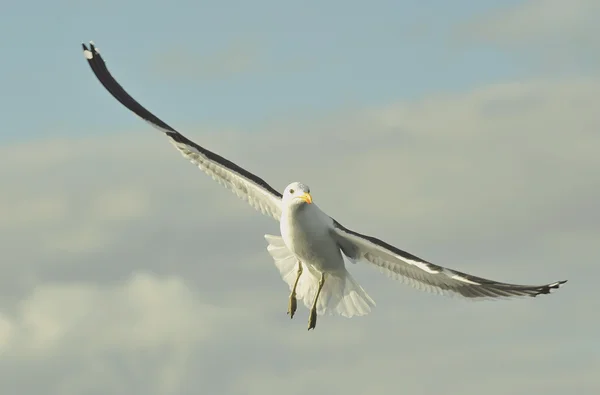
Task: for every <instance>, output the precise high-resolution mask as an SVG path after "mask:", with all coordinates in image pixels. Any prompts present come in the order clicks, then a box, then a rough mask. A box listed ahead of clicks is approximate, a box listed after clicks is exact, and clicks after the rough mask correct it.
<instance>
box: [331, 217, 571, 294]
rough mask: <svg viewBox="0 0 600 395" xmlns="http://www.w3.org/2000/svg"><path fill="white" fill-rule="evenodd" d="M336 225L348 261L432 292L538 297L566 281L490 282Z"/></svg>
mask: <svg viewBox="0 0 600 395" xmlns="http://www.w3.org/2000/svg"><path fill="white" fill-rule="evenodd" d="M333 226H334V227H333V229H332V233H333V237H334V238H335V239H336V241H337V242H338V245H339V246H340V248H341V250H342V251H343V253H344V255H346V256H347V257H348V258H350V259H352V260H355V261H358V260H366V261H368V262H370V263H372V264H374V265H376V266H378V267H379V268H380V269H381V271H382V272H384V273H386V274H388V275H389V276H391V277H393V278H395V279H398V280H404V281H405V282H407V283H409V284H411V285H412V286H414V287H416V288H419V289H423V290H427V291H430V292H435V293H440V294H447V293H450V294H455V295H460V296H463V297H466V298H502V297H515V296H537V295H539V294H547V293H550V291H551V290H552V289H557V288H559V287H560V286H561V285H562V284H564V283H565V282H566V280H564V281H557V282H555V283H551V284H546V285H517V284H507V283H502V282H497V281H493V280H487V279H485V278H481V277H476V276H472V275H470V274H466V273H462V272H459V271H456V270H452V269H447V268H445V267H442V266H438V265H434V264H433V263H430V262H427V261H425V260H423V259H421V258H419V257H417V256H414V255H412V254H410V253H408V252H406V251H402V250H400V249H398V248H396V247H394V246H391V245H389V244H387V243H386V242H384V241H381V240H379V239H376V238H375V237H371V236H366V235H363V234H360V233H357V232H354V231H352V230H350V229H347V228H345V227H344V226H342V225H341V224H340V223H339V222H337V221H335V220H334V225H333Z"/></svg>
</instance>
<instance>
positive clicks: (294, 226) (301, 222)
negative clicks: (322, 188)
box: [280, 203, 344, 272]
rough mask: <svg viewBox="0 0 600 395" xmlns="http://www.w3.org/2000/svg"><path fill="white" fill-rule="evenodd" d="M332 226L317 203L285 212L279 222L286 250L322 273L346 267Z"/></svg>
mask: <svg viewBox="0 0 600 395" xmlns="http://www.w3.org/2000/svg"><path fill="white" fill-rule="evenodd" d="M332 226H333V221H332V219H331V218H329V216H327V215H326V214H325V213H323V212H322V211H321V210H320V209H319V208H318V207H317V206H316V205H315V204H314V203H313V204H305V205H301V206H297V205H296V206H292V207H289V208H284V212H283V214H282V217H281V222H280V230H281V236H282V237H283V241H284V242H285V244H286V246H287V248H288V249H289V250H290V251H292V252H293V253H294V254H295V255H296V257H298V259H299V260H300V261H302V263H304V264H306V265H311V266H313V267H314V268H315V269H317V270H319V271H320V272H323V271H325V272H327V271H335V270H338V269H340V268H343V267H344V259H343V258H342V254H341V252H340V249H339V247H338V245H337V243H336V242H335V240H334V239H333V238H332V237H331V229H332Z"/></svg>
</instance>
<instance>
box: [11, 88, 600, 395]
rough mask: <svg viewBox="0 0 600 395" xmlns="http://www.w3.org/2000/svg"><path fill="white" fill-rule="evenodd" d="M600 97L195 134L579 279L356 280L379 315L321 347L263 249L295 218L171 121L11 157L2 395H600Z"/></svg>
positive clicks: (423, 242) (407, 237) (474, 264)
mask: <svg viewBox="0 0 600 395" xmlns="http://www.w3.org/2000/svg"><path fill="white" fill-rule="evenodd" d="M599 85H600V81H598V80H597V79H587V80H564V81H529V82H525V83H522V84H499V85H496V86H490V87H485V88H481V89H478V90H476V91H473V92H468V93H464V94H455V95H446V96H438V97H430V98H427V99H424V100H422V101H415V102H402V103H394V104H391V105H389V106H387V107H386V108H376V109H369V110H364V111H360V112H356V113H355V114H353V115H343V116H337V115H336V116H332V117H331V118H330V119H325V120H319V121H307V120H304V121H298V120H287V121H285V120H282V121H281V124H279V123H278V124H271V125H259V126H260V128H261V129H264V130H263V131H260V132H259V131H253V132H251V133H242V132H236V131H228V132H226V133H219V132H217V133H210V132H208V131H204V130H189V131H187V133H186V134H187V135H188V136H189V137H191V138H192V139H194V140H196V141H198V142H200V143H202V144H205V145H206V146H207V147H210V148H214V149H215V150H217V151H218V152H219V153H220V154H222V155H225V156H226V157H228V158H229V159H231V160H234V161H235V162H237V163H239V164H241V165H243V166H245V167H247V168H248V169H251V170H252V171H255V172H256V173H257V174H260V175H261V176H262V177H264V178H265V179H267V180H269V181H270V182H271V183H272V184H273V185H274V186H275V187H277V188H279V189H281V188H282V187H283V186H285V185H286V184H287V183H288V182H290V181H293V180H301V181H304V182H306V183H308V184H309V185H310V186H311V189H312V190H313V194H314V197H315V200H316V201H317V202H318V204H319V205H320V206H321V207H322V208H323V209H325V210H326V211H328V212H329V213H330V214H331V215H333V216H334V217H335V218H336V219H338V220H340V221H341V222H342V223H344V224H345V225H346V226H349V227H351V228H355V229H356V230H359V231H362V232H366V233H370V234H373V235H375V236H378V237H382V238H384V239H385V240H387V241H388V242H390V243H392V244H396V245H398V246H399V247H401V248H405V249H407V250H409V251H411V252H413V253H416V254H417V255H420V256H423V257H424V258H428V259H430V260H432V261H434V262H436V263H439V264H442V265H447V266H449V267H453V268H456V269H462V270H467V271H471V272H473V273H474V274H478V275H484V276H490V277H492V276H493V277H495V278H497V279H499V280H507V281H515V282H523V283H537V282H545V281H554V280H559V279H563V278H568V279H569V280H570V282H569V283H568V284H567V286H566V287H565V288H564V289H561V290H560V291H559V292H557V293H556V294H555V295H551V296H547V297H540V298H536V299H533V300H520V301H512V302H496V303H493V302H490V303H468V302H464V301H461V300H458V299H451V298H442V297H439V296H436V295H429V294H426V293H421V292H418V291H415V290H412V289H410V288H408V287H406V286H404V285H401V284H399V283H395V282H394V281H392V280H389V279H387V278H385V277H384V276H382V275H380V274H379V273H378V272H377V271H376V270H373V269H372V268H368V267H365V266H363V265H358V266H353V267H352V268H351V270H352V272H353V273H354V274H355V277H356V278H357V279H358V280H359V281H360V282H361V284H363V286H364V287H365V289H366V290H367V291H368V292H369V293H370V294H371V296H372V297H373V298H374V299H375V301H376V302H377V303H378V305H377V308H376V309H375V310H374V312H373V313H371V315H369V316H367V317H364V318H355V319H351V320H348V319H345V318H342V317H324V318H322V319H321V320H320V321H319V326H318V327H317V330H316V331H315V332H311V333H307V332H306V322H305V319H306V316H307V312H306V311H305V309H302V310H301V311H300V312H299V314H298V317H297V319H296V318H295V319H294V320H292V321H290V320H289V319H288V318H287V316H286V314H285V310H286V307H287V305H286V303H287V288H286V285H285V284H284V283H283V281H281V279H280V278H279V276H278V274H277V271H276V270H275V268H274V267H273V264H272V262H271V258H270V257H269V255H268V253H267V252H266V248H265V247H266V243H265V241H264V240H263V237H262V236H263V234H264V233H277V232H278V229H277V224H276V223H275V222H274V221H271V220H269V219H268V218H264V217H261V216H260V215H259V214H258V213H255V212H253V211H252V210H251V209H250V208H248V207H246V206H245V204H244V203H243V202H241V201H239V200H238V199H237V198H236V197H235V196H233V195H232V194H230V193H229V192H227V191H225V190H224V189H222V188H220V187H219V186H217V185H216V184H214V183H213V182H212V181H211V180H210V179H209V178H208V177H206V176H204V175H203V174H202V173H201V172H199V171H198V170H197V169H195V168H194V167H193V166H192V165H190V164H187V163H186V162H185V160H184V159H182V158H180V157H178V154H177V153H176V151H175V150H174V149H173V148H171V147H169V145H168V143H167V142H166V141H165V140H164V138H163V137H162V136H160V135H159V134H158V133H155V132H154V134H153V131H152V129H149V128H147V127H144V125H143V124H141V125H140V128H139V131H136V132H135V133H125V134H123V133H119V134H118V135H116V134H115V135H105V136H102V137H98V138H94V139H80V140H63V141H55V140H49V141H35V142H28V143H21V144H18V145H13V146H4V147H1V148H0V177H2V180H4V183H3V184H4V185H5V186H6V187H5V188H3V191H4V190H6V193H4V194H3V196H2V198H0V214H1V217H0V218H2V220H1V221H0V248H1V249H2V260H1V261H0V268H1V270H2V272H3V276H1V277H0V294H1V296H2V297H1V298H0V391H1V392H6V393H19V394H23V395H26V394H34V393H36V394H37V393H40V392H42V391H43V392H44V393H48V394H59V393H60V394H67V395H69V394H81V393H92V394H93V393H98V394H100V393H107V392H110V393H114V394H172V393H179V394H192V393H194V394H197V393H203V392H207V393H227V394H271V393H282V392H285V393H288V394H296V393H297V394H300V393H302V394H304V393H306V392H307V391H311V389H312V390H314V391H318V392H326V391H329V392H333V393H339V392H344V393H352V394H366V393H382V392H383V393H388V392H397V391H399V390H401V391H403V392H407V393H434V392H439V391H445V390H447V389H448V388H452V392H457V393H462V394H466V395H468V394H480V393H481V392H482V391H485V393H486V394H489V395H494V394H505V393H507V392H511V393H521V392H523V393H545V394H549V395H553V394H563V393H565V391H567V390H570V391H571V390H573V389H577V393H578V394H593V393H597V392H598V391H599V390H600V382H599V381H598V380H597V378H596V377H597V372H598V371H599V370H600V358H599V357H598V355H600V349H599V348H598V345H597V341H595V339H596V338H597V333H598V329H599V328H600V322H599V321H598V317H597V314H595V312H596V311H597V310H598V307H599V306H598V305H597V302H596V299H597V298H596V297H595V293H596V291H595V285H594V279H595V278H596V277H597V275H598V274H600V269H598V266H597V265H596V262H597V261H598V258H599V257H600V254H599V253H598V250H597V247H596V245H597V240H598V237H599V236H600V218H599V217H598V216H597V215H596V212H597V207H596V206H597V203H596V202H598V201H599V200H600V185H599V183H598V182H597V175H596V173H597V171H596V169H597V168H598V166H599V165H600V163H599V159H598V155H597V152H598V149H600V139H599V138H598V135H597V133H596V131H597V130H598V127H599V126H600V125H599V124H598V122H599V121H598V117H597V115H596V111H595V108H598V105H600V102H599V100H598V99H597V97H596V95H595V94H594V92H596V91H597V89H598V87H599ZM515 103H518V105H515ZM282 125H286V127H285V128H284V127H281V126H282ZM259 126H256V128H257V129H258V128H259ZM262 126H264V128H262ZM274 164H279V165H278V166H274ZM324 169H326V171H324ZM230 210H231V211H230Z"/></svg>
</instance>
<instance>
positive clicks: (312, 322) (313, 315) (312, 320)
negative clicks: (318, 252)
mask: <svg viewBox="0 0 600 395" xmlns="http://www.w3.org/2000/svg"><path fill="white" fill-rule="evenodd" d="M323 284H325V273H321V279H320V280H319V289H317V294H316V295H315V300H314V301H313V305H312V308H311V309H310V316H309V318H308V330H311V329H315V326H316V325H317V301H318V300H319V295H320V294H321V290H322V289H323Z"/></svg>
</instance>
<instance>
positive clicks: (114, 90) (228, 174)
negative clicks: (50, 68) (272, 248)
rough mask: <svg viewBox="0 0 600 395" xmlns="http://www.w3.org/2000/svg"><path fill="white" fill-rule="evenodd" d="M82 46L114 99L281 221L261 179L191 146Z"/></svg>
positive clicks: (277, 198) (274, 197) (277, 201)
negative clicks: (127, 90) (131, 94)
mask: <svg viewBox="0 0 600 395" xmlns="http://www.w3.org/2000/svg"><path fill="white" fill-rule="evenodd" d="M82 46H83V54H84V56H85V58H86V59H87V61H88V63H89V65H90V67H91V68H92V71H93V72H94V74H95V75H96V77H97V78H98V80H99V81H100V83H101V84H102V85H104V87H105V88H106V90H108V91H109V92H110V94H111V95H113V97H114V98H115V99H117V100H118V101H119V102H121V104H123V105H124V106H125V107H127V108H128V109H129V110H130V111H132V112H133V113H135V114H136V115H137V116H139V117H140V118H142V119H143V120H145V121H146V122H148V123H149V124H150V125H152V126H154V127H155V128H157V129H158V130H160V131H161V132H163V133H165V134H166V135H167V137H168V138H169V140H171V143H173V145H174V146H175V147H176V148H177V149H178V150H179V151H180V152H181V154H182V155H183V156H185V157H186V158H188V159H189V160H190V161H191V162H192V163H194V164H195V165H197V166H198V167H199V168H200V169H201V170H202V171H204V172H205V173H206V174H208V175H209V176H211V177H212V178H213V179H214V180H215V181H217V182H218V183H219V184H221V185H223V186H224V187H226V188H227V189H229V190H231V191H232V192H233V193H235V194H236V195H237V196H238V197H240V198H242V199H243V200H245V201H247V202H248V203H249V204H250V205H251V206H252V207H254V208H255V209H257V210H259V211H261V212H262V213H263V214H267V215H270V216H272V217H273V218H275V219H277V220H279V219H280V217H281V193H279V192H278V191H276V190H275V189H273V188H272V187H271V186H270V185H269V184H267V183H266V182H265V181H264V180H263V179H261V178H259V177H257V176H255V175H254V174H252V173H250V172H249V171H247V170H245V169H243V168H242V167H240V166H238V165H236V164H235V163H233V162H231V161H229V160H227V159H225V158H223V157H222V156H219V155H217V154H215V153H214V152H211V151H209V150H207V149H206V148H204V147H201V146H200V145H198V144H196V143H194V142H193V141H191V140H189V139H188V138H187V137H185V136H184V135H182V134H181V133H179V132H178V131H176V130H175V129H173V128H172V127H171V126H169V125H167V124H166V123H165V122H163V121H162V120H160V119H159V118H158V117H157V116H155V115H154V114H152V113H151V112H150V111H148V110H147V109H146V108H144V107H143V106H142V105H141V104H140V103H138V102H137V101H136V100H135V99H134V98H132V97H131V96H130V95H129V94H128V93H127V92H126V91H125V89H123V87H122V86H121V85H119V83H118V82H117V81H116V80H115V79H114V77H113V76H112V75H111V74H110V72H109V71H108V69H107V68H106V64H105V63H104V59H102V56H100V53H99V52H98V50H97V48H96V47H95V46H94V44H93V43H92V42H90V47H89V49H88V47H87V46H86V45H85V44H82Z"/></svg>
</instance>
